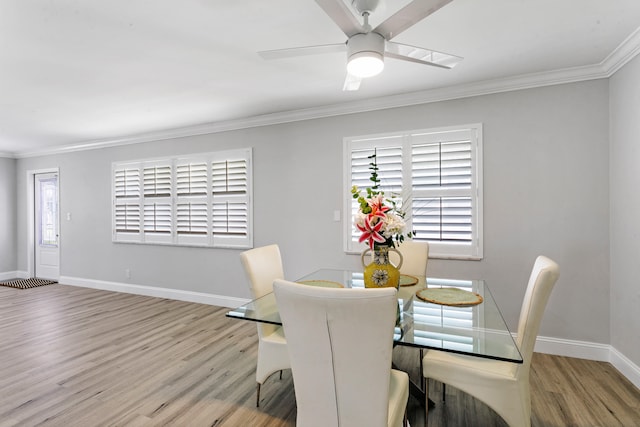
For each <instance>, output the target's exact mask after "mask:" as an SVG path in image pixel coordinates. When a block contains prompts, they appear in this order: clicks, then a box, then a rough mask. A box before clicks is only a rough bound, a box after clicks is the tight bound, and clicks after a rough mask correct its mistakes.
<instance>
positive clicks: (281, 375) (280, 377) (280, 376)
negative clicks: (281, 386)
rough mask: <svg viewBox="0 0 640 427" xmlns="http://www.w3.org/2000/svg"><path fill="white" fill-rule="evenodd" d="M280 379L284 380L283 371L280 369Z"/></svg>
mask: <svg viewBox="0 0 640 427" xmlns="http://www.w3.org/2000/svg"><path fill="white" fill-rule="evenodd" d="M280 379H282V369H280Z"/></svg>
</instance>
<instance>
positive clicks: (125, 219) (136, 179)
mask: <svg viewBox="0 0 640 427" xmlns="http://www.w3.org/2000/svg"><path fill="white" fill-rule="evenodd" d="M113 175H114V187H113V193H114V199H115V200H114V214H113V229H114V235H116V236H118V237H119V238H120V240H133V241H135V240H137V239H139V236H140V169H139V168H137V167H135V166H133V165H128V166H122V167H120V168H117V169H115V170H114V172H113Z"/></svg>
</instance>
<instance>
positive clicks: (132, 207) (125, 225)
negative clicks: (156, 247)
mask: <svg viewBox="0 0 640 427" xmlns="http://www.w3.org/2000/svg"><path fill="white" fill-rule="evenodd" d="M139 231H140V205H139V204H138V203H126V202H125V203H116V232H118V233H138V232H139Z"/></svg>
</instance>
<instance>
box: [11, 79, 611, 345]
mask: <svg viewBox="0 0 640 427" xmlns="http://www.w3.org/2000/svg"><path fill="white" fill-rule="evenodd" d="M608 102H609V101H608V82H607V80H595V81H589V82H583V83H575V84H567V85H559V86H552V87H545V88H537V89H531V90H524V91H515V92H509V93H502V94H494V95H487V96H480V97H474V98H468V99H459V100H453V101H446V102H438V103H431V104H423V105H418V106H411V107H403V108H395V109H390V110H385V111H374V112H367V113H361V114H353V115H344V116H338V117H331V118H324V119H316V120H308V121H303V122H296V123H288V124H281V125H273V126H266V127H261V128H254V129H244V130H238V131H231V132H224V133H217V134H210V135H203V136H193V137H187V138H180V139H175V140H166V141H158V142H155V143H144V144H136V145H129V146H120V147H113V148H108V149H101V150H95V151H83V152H76V153H69V154H64V155H58V156H52V157H47V158H27V159H20V160H19V161H18V171H17V179H18V188H22V187H23V186H24V185H25V184H24V179H25V175H26V174H25V171H26V170H28V169H38V168H47V167H56V166H57V167H59V168H60V183H61V191H60V197H61V201H60V203H61V212H62V224H61V232H62V247H61V257H62V259H61V274H62V275H63V276H71V277H79V278H86V279H98V280H106V281H114V282H123V283H126V282H130V283H134V284H140V285H152V286H159V287H166V288H173V289H183V290H191V291H197V292H208V293H212V294H218V295H229V296H235V297H243V298H248V297H249V292H248V290H247V284H246V282H245V278H244V275H243V272H242V269H241V266H240V262H239V259H238V253H239V251H237V250H225V249H195V248H178V247H159V246H136V245H126V244H114V243H112V242H111V235H110V225H111V200H110V191H111V186H110V166H111V162H112V161H116V160H131V159H138V158H145V157H153V156H166V155H171V154H182V153H189V152H206V151H213V150H221V149H226V148H230V147H253V148H254V154H253V156H254V196H255V197H254V198H255V204H254V212H255V223H254V231H255V246H261V245H265V244H270V243H278V244H279V245H280V247H281V251H282V253H283V258H284V262H285V273H286V275H287V276H288V277H289V278H292V279H293V278H296V277H298V276H300V275H302V274H304V273H307V272H310V271H312V270H315V269H318V268H320V267H354V268H359V257H358V256H356V255H347V254H345V253H344V252H343V251H342V247H343V244H342V235H341V232H342V224H341V223H340V222H334V221H333V211H334V210H339V209H341V208H342V194H343V193H342V192H343V189H344V183H343V182H342V170H341V168H342V138H343V137H344V136H352V135H363V134H372V133H382V132H390V131H397V130H407V129H420V128H430V127H440V126H451V125H458V124H467V123H476V122H481V123H483V125H484V193H485V200H484V236H485V245H484V253H485V257H484V259H483V260H482V261H452V260H432V261H430V263H429V269H430V275H432V276H440V277H454V278H484V279H486V280H487V281H488V283H489V285H490V286H491V289H492V291H493V293H494V296H495V298H496V299H497V300H498V303H499V305H500V307H502V308H503V311H504V313H503V314H504V315H505V318H506V319H507V321H508V323H509V325H510V327H511V328H513V329H515V326H516V323H517V317H518V312H519V309H520V305H521V302H522V298H523V295H524V291H525V286H526V282H527V278H528V275H529V273H530V270H531V267H532V265H533V262H534V259H535V257H536V256H537V255H539V254H545V255H547V256H549V257H551V258H554V259H555V260H557V261H558V263H559V264H560V266H561V269H562V272H561V278H560V281H559V282H558V285H557V288H556V290H555V291H554V293H553V295H552V296H551V300H550V302H549V306H548V308H547V311H546V314H545V318H544V321H543V324H542V327H541V335H545V336H552V337H558V338H563V339H575V340H583V341H590V342H597V343H608V342H609V286H608V281H609V256H608V255H609V213H608V212H609V199H608V191H609V185H608V138H609V128H608V123H609V111H608ZM18 204H19V207H20V212H24V210H25V207H26V201H25V198H24V194H23V193H22V192H19V194H18ZM67 212H69V213H71V214H72V220H71V221H66V220H65V216H66V213H67ZM343 220H344V218H343ZM346 220H348V221H350V220H351V219H350V218H347V219H346ZM18 226H19V236H18V249H19V250H18V256H19V258H18V266H19V268H21V269H26V263H27V260H26V253H25V250H24V248H25V244H26V242H25V239H26V237H25V236H26V228H27V224H26V222H25V219H24V215H22V214H21V215H20V216H19V221H18ZM127 268H129V269H131V279H130V280H127V279H126V278H125V269H127Z"/></svg>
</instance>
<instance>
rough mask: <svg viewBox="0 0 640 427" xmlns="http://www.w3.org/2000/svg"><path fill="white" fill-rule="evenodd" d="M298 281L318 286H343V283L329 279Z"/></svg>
mask: <svg viewBox="0 0 640 427" xmlns="http://www.w3.org/2000/svg"><path fill="white" fill-rule="evenodd" d="M298 283H301V284H303V285H309V286H319V287H321V288H344V285H342V284H341V283H338V282H332V281H331V280H300V281H299V282H298Z"/></svg>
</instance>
